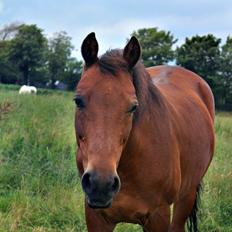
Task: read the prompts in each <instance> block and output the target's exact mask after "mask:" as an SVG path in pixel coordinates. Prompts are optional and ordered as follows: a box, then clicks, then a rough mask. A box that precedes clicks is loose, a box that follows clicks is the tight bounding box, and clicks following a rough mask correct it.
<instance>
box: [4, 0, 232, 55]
mask: <svg viewBox="0 0 232 232" xmlns="http://www.w3.org/2000/svg"><path fill="white" fill-rule="evenodd" d="M15 21H17V22H24V23H27V24H37V25H38V26H39V27H40V28H42V29H44V33H45V34H46V35H48V36H51V35H52V34H53V33H54V32H57V31H61V30H65V31H67V33H68V34H69V35H70V36H71V37H72V38H73V40H72V42H73V44H74V45H75V47H76V49H77V51H76V52H75V55H76V56H77V57H78V58H80V46H81V42H82V40H83V38H84V37H85V36H86V35H87V34H88V33H89V32H91V31H94V32H96V36H97V39H98V41H99V45H100V53H103V52H104V51H105V50H106V49H108V48H120V47H123V46H124V45H125V41H126V39H127V38H129V36H130V34H131V33H132V32H133V31H134V30H136V29H138V28H143V27H158V28H159V29H164V30H169V31H171V32H172V33H173V35H174V36H175V38H178V40H179V41H178V44H181V43H182V42H183V41H184V40H185V37H189V36H193V35H196V34H199V35H203V34H208V33H212V34H214V35H215V36H217V37H219V38H222V39H223V41H225V38H226V37H227V36H228V35H229V34H230V35H232V1H231V0H220V1H219V0H169V1H168V0H108V1H107V0H81V1H80V0H65V1H59V0H46V1H45V0H0V28H1V27H2V26H4V25H6V24H9V23H11V22H15Z"/></svg>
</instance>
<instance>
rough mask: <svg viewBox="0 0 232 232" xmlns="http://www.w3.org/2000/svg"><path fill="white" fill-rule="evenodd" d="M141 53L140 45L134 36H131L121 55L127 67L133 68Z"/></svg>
mask: <svg viewBox="0 0 232 232" xmlns="http://www.w3.org/2000/svg"><path fill="white" fill-rule="evenodd" d="M140 55H141V47H140V44H139V41H138V40H137V38H136V37H135V36H132V37H131V39H130V41H129V42H128V43H127V45H126V47H125V48H124V51H123V57H124V59H125V60H126V62H127V63H128V66H129V68H130V69H131V68H133V67H134V66H135V65H136V63H137V62H138V60H139V58H140Z"/></svg>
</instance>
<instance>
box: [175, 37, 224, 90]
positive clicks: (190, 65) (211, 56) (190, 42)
mask: <svg viewBox="0 0 232 232" xmlns="http://www.w3.org/2000/svg"><path fill="white" fill-rule="evenodd" d="M220 42H221V39H218V38H216V37H214V36H213V35H211V34H209V35H204V36H198V35H196V36H193V37H192V38H190V39H189V38H186V40H185V43H184V44H183V45H181V46H180V47H178V48H177V49H176V63H177V64H178V65H181V66H183V67H185V68H187V69H189V70H191V71H193V72H195V73H197V74H198V75H200V76H201V77H202V78H204V79H205V80H206V81H207V82H208V83H209V84H210V86H211V87H212V88H213V87H214V86H213V85H214V84H215V82H214V81H213V80H214V79H215V78H217V76H218V70H219V67H220V47H219V44H220Z"/></svg>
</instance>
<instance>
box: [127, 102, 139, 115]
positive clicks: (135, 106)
mask: <svg viewBox="0 0 232 232" xmlns="http://www.w3.org/2000/svg"><path fill="white" fill-rule="evenodd" d="M137 107H138V103H135V104H133V105H132V106H131V107H130V109H129V110H128V113H131V114H132V113H134V112H135V111H136V109H137Z"/></svg>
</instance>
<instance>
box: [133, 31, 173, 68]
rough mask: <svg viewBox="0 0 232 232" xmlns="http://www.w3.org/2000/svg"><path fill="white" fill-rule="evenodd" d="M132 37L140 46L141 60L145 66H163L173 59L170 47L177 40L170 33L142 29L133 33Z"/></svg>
mask: <svg viewBox="0 0 232 232" xmlns="http://www.w3.org/2000/svg"><path fill="white" fill-rule="evenodd" d="M132 35H134V36H136V37H137V39H138V40H139V42H140V44H141V47H142V49H143V52H142V60H143V63H144V65H145V66H147V67H148V66H153V65H160V64H165V63H168V62H169V61H172V60H173V59H174V51H173V50H172V46H173V44H175V43H176V42H177V40H176V39H174V37H173V35H172V34H171V32H169V31H168V32H166V31H163V30H158V29H157V28H143V29H139V30H137V31H134V32H133V33H132Z"/></svg>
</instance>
